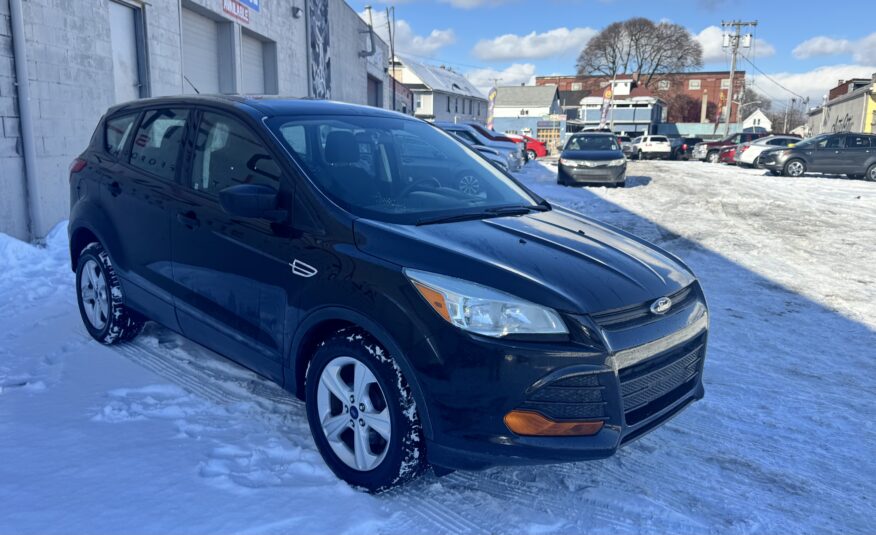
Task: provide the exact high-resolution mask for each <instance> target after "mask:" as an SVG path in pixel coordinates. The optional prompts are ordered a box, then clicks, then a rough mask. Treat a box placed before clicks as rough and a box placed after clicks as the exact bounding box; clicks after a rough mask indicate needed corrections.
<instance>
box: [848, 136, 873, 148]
mask: <svg viewBox="0 0 876 535" xmlns="http://www.w3.org/2000/svg"><path fill="white" fill-rule="evenodd" d="M846 148H847V149H869V148H870V138H869V137H867V136H856V135H851V136H846Z"/></svg>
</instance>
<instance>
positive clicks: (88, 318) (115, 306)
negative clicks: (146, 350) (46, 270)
mask: <svg viewBox="0 0 876 535" xmlns="http://www.w3.org/2000/svg"><path fill="white" fill-rule="evenodd" d="M76 300H77V302H78V303H79V314H80V315H81V316H82V322H83V323H84V324H85V329H86V330H87V331H88V334H90V335H91V336H92V338H94V339H95V340H97V341H98V342H100V343H102V344H106V345H112V344H117V343H121V342H127V341H129V340H133V339H134V338H135V337H136V336H137V335H138V334H140V331H142V330H143V325H144V323H145V319H144V318H143V317H142V316H140V314H138V313H136V312H134V311H133V310H131V309H130V308H128V307H127V306H125V294H124V291H123V290H122V285H121V282H120V281H119V278H118V277H117V276H116V272H115V270H114V269H113V264H112V261H111V260H110V257H109V254H108V253H107V252H106V250H104V248H103V246H102V245H101V244H99V243H97V242H92V243H89V244H88V245H86V246H85V248H84V249H82V252H81V253H80V254H79V262H78V264H77V265H76Z"/></svg>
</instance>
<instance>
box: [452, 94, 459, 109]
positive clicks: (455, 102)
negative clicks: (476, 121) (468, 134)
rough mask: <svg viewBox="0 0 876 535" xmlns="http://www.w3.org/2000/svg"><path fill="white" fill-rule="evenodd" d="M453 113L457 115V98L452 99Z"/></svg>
mask: <svg viewBox="0 0 876 535" xmlns="http://www.w3.org/2000/svg"><path fill="white" fill-rule="evenodd" d="M453 111H454V112H455V113H459V97H457V98H455V99H453Z"/></svg>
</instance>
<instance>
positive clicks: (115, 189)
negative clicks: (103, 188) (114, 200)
mask: <svg viewBox="0 0 876 535" xmlns="http://www.w3.org/2000/svg"><path fill="white" fill-rule="evenodd" d="M108 189H109V192H110V195H112V196H113V197H118V196H119V195H121V194H122V186H120V185H119V183H118V182H113V183H112V184H110V185H109V187H108Z"/></svg>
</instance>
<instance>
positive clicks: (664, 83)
mask: <svg viewBox="0 0 876 535" xmlns="http://www.w3.org/2000/svg"><path fill="white" fill-rule="evenodd" d="M657 90H658V91H669V80H660V81H659V82H657Z"/></svg>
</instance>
